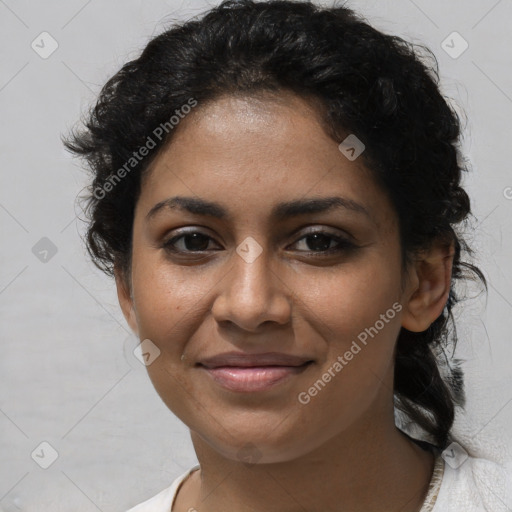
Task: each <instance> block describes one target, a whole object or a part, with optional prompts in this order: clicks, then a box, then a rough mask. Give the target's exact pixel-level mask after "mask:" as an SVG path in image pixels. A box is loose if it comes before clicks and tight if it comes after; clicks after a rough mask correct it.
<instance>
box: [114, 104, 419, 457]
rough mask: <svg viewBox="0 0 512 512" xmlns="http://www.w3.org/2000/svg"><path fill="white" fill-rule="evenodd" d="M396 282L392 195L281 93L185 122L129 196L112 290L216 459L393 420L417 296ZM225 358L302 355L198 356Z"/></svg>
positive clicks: (305, 448) (162, 380) (154, 370)
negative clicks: (128, 235)
mask: <svg viewBox="0 0 512 512" xmlns="http://www.w3.org/2000/svg"><path fill="white" fill-rule="evenodd" d="M175 129H176V128H175ZM347 154H350V153H347ZM177 196H180V197H182V198H186V200H183V202H182V204H183V205H184V206H183V207H179V204H178V203H176V204H175V206H172V205H171V204H170V201H171V200H172V199H173V198H175V197H177ZM334 197H337V198H340V199H339V200H338V202H337V203H334V202H333V206H332V207H331V208H325V209H321V208H318V209H316V208H312V209H311V210H309V211H308V208H307V205H308V204H309V203H310V202H311V201H312V200H319V199H322V200H324V199H326V198H334ZM163 201H168V203H167V204H166V203H162V202H163ZM192 201H194V203H192ZM187 202H190V204H191V207H190V208H187V207H186V204H187ZM203 203H204V205H203ZM211 203H215V207H213V206H211ZM206 204H208V205H210V206H208V207H206V206H205V205H206ZM155 205H160V206H159V207H158V208H157V209H155V210H153V208H154V207H155ZM199 206H201V207H199ZM312 206H314V204H312ZM199 210H201V212H200V211H199ZM316 210H318V211H316ZM150 212H152V213H150ZM221 212H222V213H223V215H220V213H221ZM193 233H194V234H196V235H195V236H191V234H193ZM314 233H317V235H316V236H314ZM177 237H179V238H177ZM171 239H175V240H174V241H171ZM338 240H341V242H340V241H338ZM401 277H402V275H401V259H400V245H399V233H398V224H397V218H396V215H395V213H394V210H393V209H392V206H391V204H390V202H389V200H388V198H387V197H386V195H385V194H384V193H383V191H382V190H381V189H379V188H378V186H377V185H376V184H375V183H374V182H373V181H372V179H371V177H370V175H369V173H368V172H367V171H366V170H365V168H364V167H363V163H362V158H356V159H355V160H350V159H349V158H347V157H346V156H345V154H344V153H342V152H341V151H340V150H339V149H338V145H337V144H336V143H335V142H334V141H333V140H332V139H330V138H329V137H328V136H327V135H326V134H325V133H324V131H323V130H322V128H321V126H320V124H319V123H318V121H317V118H316V115H315V112H314V111H313V110H312V107H310V106H309V105H308V103H306V102H305V101H303V100H302V99H299V98H297V97H295V96H293V95H291V94H283V95H282V97H281V101H279V102H276V101H271V100H263V99H259V100H257V99H255V98H246V99H242V98H234V97H224V98H222V99H219V100H217V101H215V102H214V103H211V104H208V105H205V106H202V107H201V106H199V107H197V108H196V109H195V110H194V111H193V112H192V113H191V114H190V115H189V116H188V117H187V118H185V119H184V120H182V121H181V124H180V125H179V126H178V128H177V132H176V134H175V137H174V139H173V141H172V142H171V144H170V145H168V146H167V147H166V148H165V149H164V150H163V151H162V152H161V153H160V154H159V155H158V157H157V158H156V159H155V160H154V162H153V163H152V164H151V167H150V174H149V175H148V176H147V179H146V180H145V181H144V183H143V186H142V191H141V195H140V198H139V200H138V203H137V206H136V211H135V220H134V227H133V253H132V275H131V282H132V289H131V292H132V298H130V296H129V293H127V292H126V290H125V289H124V288H123V287H122V286H120V280H119V276H118V291H119V296H120V301H121V305H122V307H123V311H124V313H125V315H126V317H127V319H128V322H129V323H130V325H131V326H132V328H133V329H134V330H135V331H136V332H138V335H139V337H140V339H141V340H146V339H148V340H150V342H146V350H147V351H148V353H149V354H150V355H149V356H148V357H149V358H150V359H149V360H148V361H149V362H150V364H149V365H148V366H147V370H148V372H149V376H150V378H151V380H152V382H153V384H154V386H155V388H156V390H157V391H158V393H159V395H160V396H161V398H162V399H163V401H164V402H165V404H166V405H167V406H168V407H169V409H171V410H172V411H173V412H174V413H175V414H176V415H177V416H178V417H179V418H180V419H181V420H182V421H183V422H184V423H185V424H186V425H187V426H188V427H189V428H190V429H191V430H192V431H193V432H194V433H196V434H197V435H198V436H199V437H200V438H201V439H202V440H203V441H204V442H206V443H208V444H209V445H210V446H211V447H212V448H213V449H215V450H216V451H217V452H218V453H221V454H223V455H224V456H225V457H228V458H230V459H233V460H235V459H240V458H241V457H243V456H245V455H244V454H246V452H247V451H248V450H249V451H251V450H252V454H253V460H256V459H259V460H260V462H276V461H286V460H291V459H293V458H296V457H299V456H301V455H303V454H305V453H307V452H310V451H311V450H313V449H315V448H317V447H319V446H320V445H322V444H323V443H325V442H326V441H327V440H329V439H331V438H333V436H336V435H338V434H341V433H343V432H344V431H348V430H349V429H355V428H361V427H362V425H363V424H366V425H369V424H371V423H372V422H375V421H377V422H378V421H380V420H382V418H383V417H386V418H388V419H389V414H392V388H393V383H392V373H393V358H394V345H395V340H396V338H397V335H398V333H399V330H400V327H401V317H402V315H403V311H401V309H402V304H405V303H406V302H407V299H408V298H409V296H410V294H411V291H412V289H411V288H409V287H408V286H406V287H405V289H404V290H402V289H401V286H400V285H401ZM148 343H149V344H148ZM156 347H157V348H156ZM226 352H240V353H242V355H245V356H247V355H260V354H263V353H269V352H273V353H280V354H285V355H292V356H296V357H298V359H297V360H296V361H295V362H294V363H293V364H294V365H295V366H294V367H290V364H292V363H287V362H286V361H281V360H279V359H273V360H270V363H272V362H273V363H274V364H275V363H278V366H277V367H276V366H274V368H271V369H269V368H268V364H270V363H269V361H264V362H262V361H260V362H259V366H260V367H262V366H267V368H266V369H265V368H260V369H257V368H254V366H255V365H256V366H258V364H256V363H257V362H256V363H255V362H254V360H253V362H252V363H248V364H252V366H253V368H252V369H251V368H247V367H245V368H240V367H238V368H236V367H235V368H233V364H235V366H236V362H234V361H233V360H231V361H230V362H229V361H228V362H226V361H220V362H218V364H220V365H221V368H220V369H219V368H218V369H217V370H208V369H207V368H206V367H205V366H203V365H202V364H201V363H203V364H206V363H205V360H206V359H208V358H212V357H213V356H218V355H220V354H224V353H226ZM151 354H152V355H151ZM153 359H154V360H153ZM244 361H246V362H247V361H248V360H247V359H244ZM305 361H312V362H310V363H308V364H304V365H302V363H303V362H305ZM227 364H231V367H229V366H226V365H227ZM240 364H242V363H240ZM298 364H300V365H301V366H300V367H299V366H296V365H298ZM222 366H223V368H222ZM215 375H217V377H215ZM390 411H391V412H390Z"/></svg>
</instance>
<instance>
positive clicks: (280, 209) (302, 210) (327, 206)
mask: <svg viewBox="0 0 512 512" xmlns="http://www.w3.org/2000/svg"><path fill="white" fill-rule="evenodd" d="M167 209H179V210H186V211H188V212H190V213H192V214H195V215H205V216H209V217H215V218H217V219H226V220H229V219H231V216H230V215H229V212H228V210H226V209H225V208H224V207H223V206H222V205H220V204H219V203H215V202H212V201H207V200H205V199H201V198H197V197H185V196H175V197H170V198H168V199H164V200H163V201H160V202H159V203H157V204H155V205H154V206H153V207H152V208H151V210H149V212H148V213H147V215H146V222H148V221H150V220H151V219H152V218H153V217H154V216H155V215H156V214H157V213H158V212H160V211H162V210H167ZM340 209H345V210H350V211H353V212H356V213H360V214H363V215H366V216H367V217H368V218H369V219H370V220H371V219H372V217H371V215H370V213H369V212H368V210H367V209H366V208H365V207H364V206H363V205H361V204H359V203H357V202H355V201H353V200H352V199H348V198H344V197H339V196H332V197H322V198H310V199H298V200H295V201H287V202H283V203H279V204H277V205H275V206H274V207H273V208H272V210H271V213H270V217H271V219H272V220H275V221H278V220H286V219H288V218H291V217H296V216H299V215H305V214H311V213H322V212H327V211H332V210H340Z"/></svg>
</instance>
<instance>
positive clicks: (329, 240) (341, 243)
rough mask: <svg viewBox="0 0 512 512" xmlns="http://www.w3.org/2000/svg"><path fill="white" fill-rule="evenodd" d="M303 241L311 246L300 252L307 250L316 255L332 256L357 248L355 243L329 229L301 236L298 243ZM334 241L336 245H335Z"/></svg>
mask: <svg viewBox="0 0 512 512" xmlns="http://www.w3.org/2000/svg"><path fill="white" fill-rule="evenodd" d="M301 242H302V243H303V245H306V246H308V247H309V250H308V249H306V250H305V251H304V250H301V251H299V252H306V253H310V254H312V255H313V256H314V257H317V256H320V257H322V256H330V255H332V254H334V253H339V252H342V251H345V252H346V251H350V250H354V249H356V248H357V246H356V245H355V244H353V243H352V242H350V241H349V240H347V239H346V238H343V237H341V236H338V235H334V234H332V233H329V232H328V231H312V232H310V233H307V234H306V235H305V236H303V237H301V238H299V240H297V242H295V245H296V244H300V243H301ZM333 243H334V246H333Z"/></svg>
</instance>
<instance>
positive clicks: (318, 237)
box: [306, 233, 332, 251]
mask: <svg viewBox="0 0 512 512" xmlns="http://www.w3.org/2000/svg"><path fill="white" fill-rule="evenodd" d="M308 239H313V243H310V242H308V243H307V245H308V247H309V248H310V249H312V250H315V251H316V250H318V251H326V250H328V249H329V246H330V245H331V240H332V237H330V236H328V235H324V234H322V233H312V234H311V235H308V236H307V237H306V240H308ZM322 242H323V243H322Z"/></svg>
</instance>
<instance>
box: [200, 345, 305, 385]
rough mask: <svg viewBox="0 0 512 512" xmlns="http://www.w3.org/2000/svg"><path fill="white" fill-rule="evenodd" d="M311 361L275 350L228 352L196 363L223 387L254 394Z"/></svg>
mask: <svg viewBox="0 0 512 512" xmlns="http://www.w3.org/2000/svg"><path fill="white" fill-rule="evenodd" d="M312 363H313V361H312V360H311V359H309V358H305V357H300V356H295V355H290V354H281V353H277V352H267V353H265V354H244V353H240V352H229V353H224V354H219V355H217V356H214V357H210V358H208V359H205V360H203V361H202V362H201V363H199V364H198V365H199V367H200V368H202V369H204V370H205V371H206V373H207V374H208V375H209V376H210V377H211V378H212V379H213V381H214V382H215V383H217V384H219V385H220V386H221V387H223V388H224V389H227V390H229V391H234V392H239V393H254V392H258V391H260V392H261V391H267V390H269V389H271V388H274V387H275V386H277V385H278V384H281V383H284V382H286V381H288V380H290V379H291V378H293V376H296V375H298V374H300V373H302V372H303V371H304V370H306V368H307V367H308V366H310V364H312Z"/></svg>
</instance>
